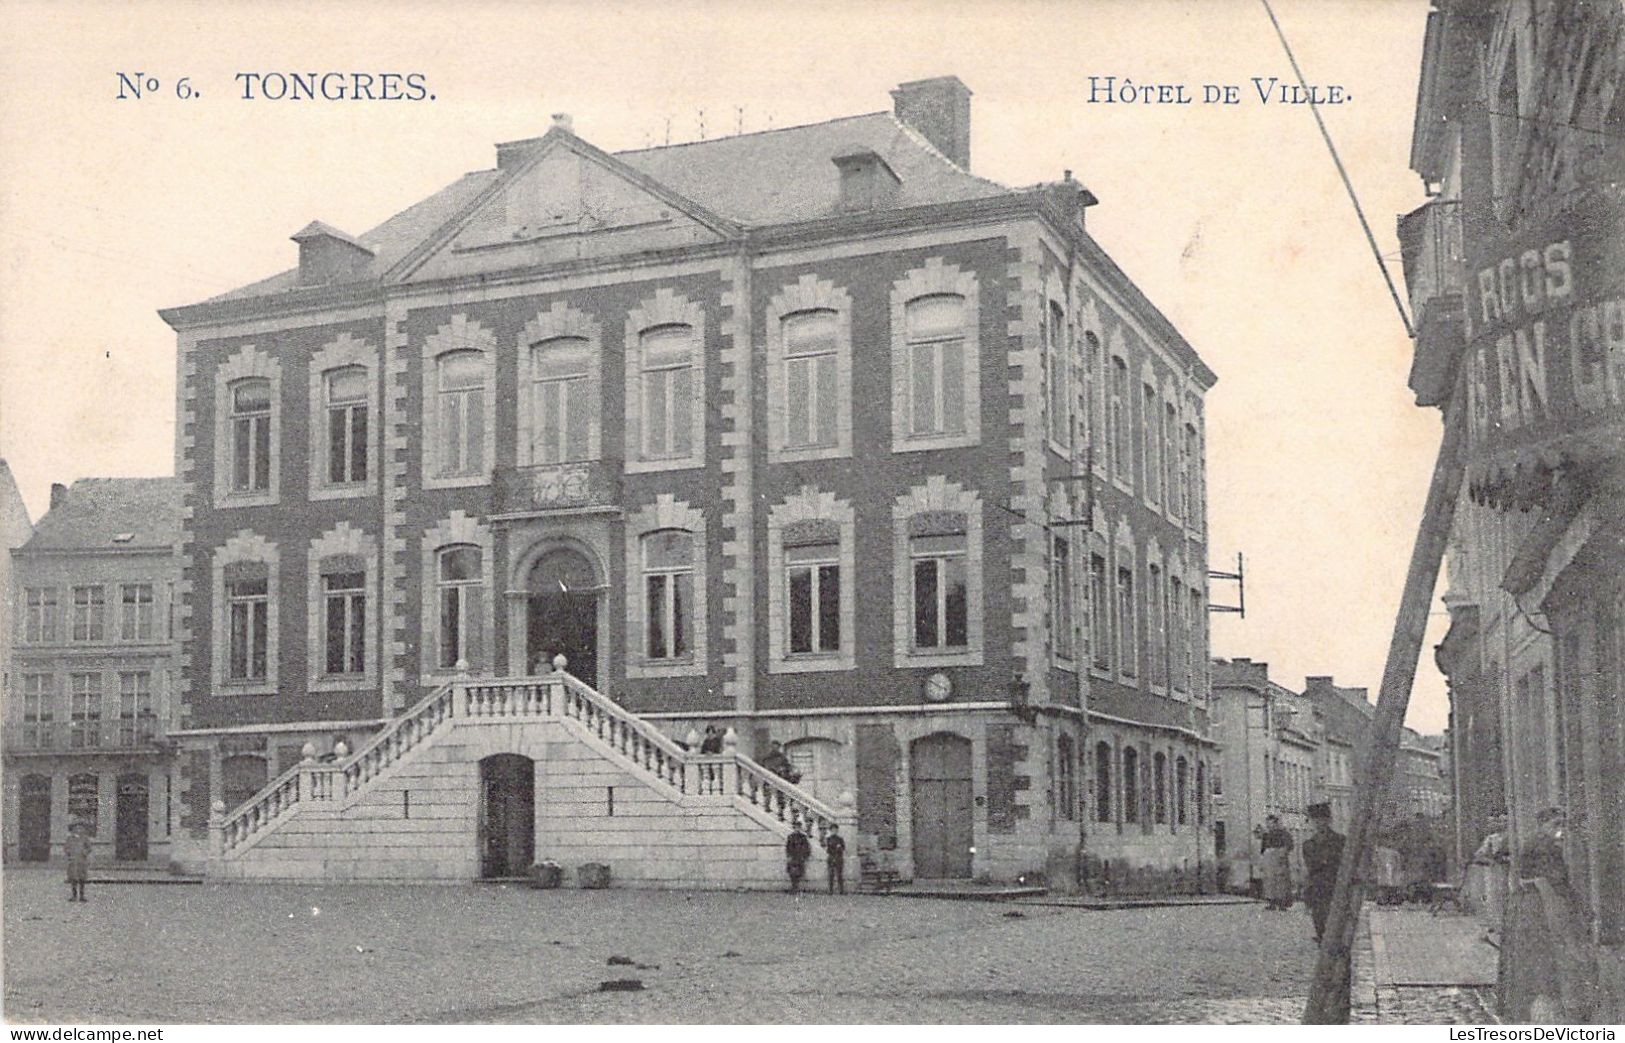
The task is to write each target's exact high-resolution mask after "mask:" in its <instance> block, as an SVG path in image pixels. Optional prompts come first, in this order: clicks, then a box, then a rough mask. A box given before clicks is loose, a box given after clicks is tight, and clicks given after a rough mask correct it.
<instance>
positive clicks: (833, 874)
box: [784, 822, 846, 895]
mask: <svg viewBox="0 0 1625 1043" xmlns="http://www.w3.org/2000/svg"><path fill="white" fill-rule="evenodd" d="M810 858H812V838H811V837H809V836H808V835H807V834H806V833H805V832H804V831H803V829H802V824H801V823H800V822H796V823H794V824H792V825H791V827H790V836H789V837H788V838H786V839H785V841H784V869H785V872H786V873H788V874H789V876H790V893H791V894H799V893H800V892H801V881H802V879H803V878H804V877H806V875H807V860H808V859H810ZM824 861H825V864H826V866H827V868H828V871H829V893H830V894H843V895H844V894H846V838H845V837H843V836H841V827H840V826H839V825H838V824H836V823H834V822H831V823H830V825H829V831H828V832H827V833H825V834H824Z"/></svg>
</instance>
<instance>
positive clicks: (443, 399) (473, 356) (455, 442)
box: [436, 351, 486, 478]
mask: <svg viewBox="0 0 1625 1043" xmlns="http://www.w3.org/2000/svg"><path fill="white" fill-rule="evenodd" d="M436 370H437V376H438V378H439V379H438V384H437V387H438V389H439V390H438V394H439V397H440V445H439V447H438V451H439V454H440V459H439V460H438V461H437V463H438V465H439V466H438V469H437V473H438V477H441V478H454V477H464V476H469V475H476V474H479V473H480V472H481V471H482V470H483V469H484V467H485V420H486V418H485V356H484V354H483V353H482V352H478V351H452V352H447V353H446V354H444V355H442V356H440V358H439V359H437V360H436Z"/></svg>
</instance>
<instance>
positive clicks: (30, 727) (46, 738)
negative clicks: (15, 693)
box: [23, 674, 56, 749]
mask: <svg viewBox="0 0 1625 1043" xmlns="http://www.w3.org/2000/svg"><path fill="white" fill-rule="evenodd" d="M23 745H24V746H30V747H34V748H36V749H50V748H51V747H54V746H55V745H56V678H55V676H53V675H51V674H24V675H23Z"/></svg>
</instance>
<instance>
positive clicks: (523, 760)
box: [478, 753, 536, 879]
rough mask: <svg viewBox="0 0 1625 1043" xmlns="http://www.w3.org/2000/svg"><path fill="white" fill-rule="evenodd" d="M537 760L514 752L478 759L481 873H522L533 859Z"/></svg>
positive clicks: (496, 874)
mask: <svg viewBox="0 0 1625 1043" xmlns="http://www.w3.org/2000/svg"><path fill="white" fill-rule="evenodd" d="M535 830H536V762H535V761H533V760H531V759H530V758H529V757H522V756H520V755H519V754H516V753H499V754H496V755H495V756H492V757H487V758H485V759H484V760H482V761H480V815H479V836H478V843H479V845H480V875H481V876H482V877H486V878H488V879H489V878H495V877H508V876H523V875H525V874H526V873H527V872H529V870H530V866H531V863H532V862H533V861H535V857H536V855H535V851H536V834H535Z"/></svg>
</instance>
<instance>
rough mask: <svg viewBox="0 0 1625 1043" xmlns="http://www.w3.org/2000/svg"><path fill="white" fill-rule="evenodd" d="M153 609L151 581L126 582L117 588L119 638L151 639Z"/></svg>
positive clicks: (130, 639)
mask: <svg viewBox="0 0 1625 1043" xmlns="http://www.w3.org/2000/svg"><path fill="white" fill-rule="evenodd" d="M153 611H154V604H153V594H152V584H151V583H126V584H124V585H123V586H122V587H121V588H119V638H120V640H123V641H151V640H152V636H153V630H152V621H153Z"/></svg>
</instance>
